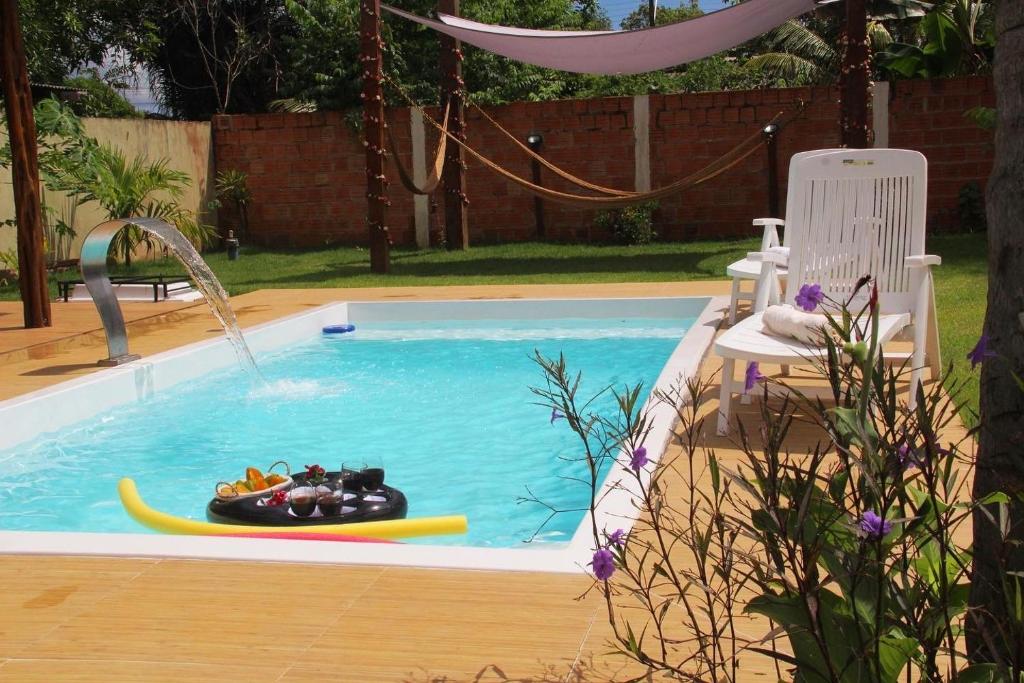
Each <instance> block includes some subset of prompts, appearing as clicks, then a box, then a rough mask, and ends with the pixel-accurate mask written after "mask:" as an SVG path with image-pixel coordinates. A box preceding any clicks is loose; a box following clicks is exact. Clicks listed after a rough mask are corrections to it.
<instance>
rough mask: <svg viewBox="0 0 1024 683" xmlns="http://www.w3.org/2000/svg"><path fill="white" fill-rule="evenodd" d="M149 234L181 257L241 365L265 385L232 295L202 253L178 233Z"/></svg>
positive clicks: (170, 231)
mask: <svg viewBox="0 0 1024 683" xmlns="http://www.w3.org/2000/svg"><path fill="white" fill-rule="evenodd" d="M147 231H148V232H151V234H153V235H154V236H155V237H156V238H157V239H158V240H160V241H161V242H163V243H164V244H165V245H166V246H167V248H168V249H170V250H171V251H172V252H173V253H174V255H175V256H177V257H178V260H180V261H181V262H182V264H183V265H184V266H185V269H186V270H188V274H189V275H191V276H192V280H193V281H194V282H195V283H196V288H198V289H199V291H200V292H202V293H203V297H204V298H205V299H206V303H207V304H209V306H210V310H211V311H213V315H214V316H216V318H217V320H219V321H220V324H221V326H222V327H223V328H224V333H225V334H226V335H227V337H228V341H229V342H231V346H232V347H233V348H234V350H235V355H236V356H238V363H239V365H241V366H242V368H243V369H244V370H245V371H246V372H247V373H249V376H250V377H252V378H253V379H255V380H257V381H259V382H263V375H262V373H260V369H259V368H258V367H257V366H256V359H255V358H253V355H252V351H250V350H249V345H248V344H246V343H245V337H243V336H242V330H240V329H239V328H238V320H237V319H236V318H235V312H234V311H233V310H232V308H231V304H229V303H228V294H227V292H225V291H224V288H223V287H222V286H221V284H220V280H218V279H217V276H216V275H214V274H213V271H212V270H210V267H209V266H208V265H206V261H204V260H203V257H202V256H200V255H199V252H197V251H196V249H195V247H193V246H192V243H191V242H189V241H188V240H187V239H186V238H185V236H184V235H182V234H181V233H180V232H178V231H177V230H173V229H172V230H159V231H152V230H147Z"/></svg>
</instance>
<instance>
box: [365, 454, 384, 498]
mask: <svg viewBox="0 0 1024 683" xmlns="http://www.w3.org/2000/svg"><path fill="white" fill-rule="evenodd" d="M361 474H362V476H363V488H364V489H366V490H367V491H380V490H381V487H382V486H384V461H383V460H382V459H381V458H379V457H377V456H367V457H364V458H363V469H362V472H361Z"/></svg>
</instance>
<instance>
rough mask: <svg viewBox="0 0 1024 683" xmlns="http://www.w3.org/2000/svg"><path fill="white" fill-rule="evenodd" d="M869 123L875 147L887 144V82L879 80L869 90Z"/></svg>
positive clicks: (886, 145)
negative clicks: (872, 129)
mask: <svg viewBox="0 0 1024 683" xmlns="http://www.w3.org/2000/svg"><path fill="white" fill-rule="evenodd" d="M871 119H872V121H871V125H872V127H873V128H874V131H875V142H874V146H875V147H876V148H882V147H888V146H889V83H888V81H879V82H878V83H875V87H874V88H872V91H871Z"/></svg>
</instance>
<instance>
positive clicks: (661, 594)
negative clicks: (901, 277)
mask: <svg viewBox="0 0 1024 683" xmlns="http://www.w3.org/2000/svg"><path fill="white" fill-rule="evenodd" d="M804 289H805V290H806V291H807V294H808V296H807V297H804V298H803V300H802V301H801V304H802V305H804V307H805V308H809V309H812V310H814V309H818V310H819V311H821V312H824V313H825V314H826V317H827V320H828V325H827V326H826V327H824V328H822V337H823V341H824V344H825V346H826V348H827V351H828V353H827V360H825V361H823V362H821V363H819V364H817V365H816V366H815V367H814V370H813V372H812V374H814V375H817V376H818V379H819V380H820V384H821V385H822V387H824V393H825V398H821V397H815V396H814V395H812V394H811V392H809V391H806V390H805V391H801V390H800V389H799V388H797V387H796V386H792V385H791V384H790V381H789V379H788V378H780V379H767V378H765V377H764V376H763V375H762V374H761V371H760V368H759V367H758V365H757V364H756V363H751V364H750V365H749V366H748V367H747V372H746V390H747V391H749V392H757V393H758V394H760V395H761V398H762V399H763V400H762V401H760V403H759V405H760V415H759V417H760V419H759V420H757V421H756V428H755V427H754V426H753V425H754V423H755V421H753V420H751V421H750V423H751V424H750V425H748V427H749V428H745V427H744V424H743V423H742V422H741V423H740V424H739V425H738V431H737V434H738V435H737V437H736V443H735V446H736V447H737V449H738V450H739V452H740V453H741V454H742V455H741V457H739V458H738V459H733V460H731V461H723V460H720V459H719V457H718V455H717V454H716V452H715V450H714V449H713V448H712V447H710V446H708V445H707V443H706V436H705V435H706V432H705V428H704V420H705V418H706V417H707V415H706V413H707V411H706V410H705V408H706V406H705V401H706V397H707V396H708V395H710V393H711V392H709V382H708V381H707V380H701V379H688V380H686V381H685V382H683V383H681V384H678V385H676V386H674V387H672V388H671V389H668V390H659V391H655V393H654V395H653V398H652V401H653V402H664V403H668V404H670V405H671V406H673V407H674V409H675V411H676V414H677V417H678V425H677V427H676V429H675V431H674V433H673V436H672V437H671V442H672V444H671V446H670V447H669V448H668V449H667V450H666V456H665V458H664V459H663V460H662V462H660V463H657V464H655V463H653V462H651V461H649V459H648V448H655V447H656V444H647V443H646V440H647V437H648V435H649V434H650V432H651V421H650V419H651V411H652V409H653V405H654V404H653V403H647V404H644V403H643V401H642V398H643V396H644V394H645V393H646V391H645V388H644V387H642V386H639V385H637V386H632V387H626V388H622V389H615V388H608V389H606V390H605V391H612V392H614V393H615V398H616V401H617V405H618V411H617V414H615V415H613V416H607V415H596V414H592V413H591V412H590V410H589V407H590V406H591V405H593V399H589V400H588V399H584V398H583V397H581V396H578V395H577V394H578V388H579V381H580V377H579V376H578V375H575V376H574V375H573V374H572V373H571V372H570V371H569V369H568V368H567V363H566V360H565V359H564V358H559V359H558V360H552V359H547V358H543V357H541V356H539V355H538V357H537V362H538V363H539V365H540V366H541V368H542V370H543V374H544V378H545V382H544V385H543V386H541V387H537V388H535V389H534V393H535V394H536V395H537V397H538V398H539V399H540V402H541V403H542V404H543V405H544V406H546V407H548V408H550V409H551V410H552V411H553V414H555V413H557V414H558V415H559V416H564V423H565V425H566V426H567V428H568V429H570V430H572V431H573V432H574V433H575V434H576V435H577V436H578V437H579V444H580V450H579V453H580V456H579V460H580V462H581V469H582V470H583V472H584V473H585V476H583V477H582V480H583V481H585V482H586V485H588V486H589V488H590V494H591V495H590V519H591V531H592V536H593V544H594V547H593V550H594V552H593V557H592V560H591V562H590V564H589V565H588V570H589V571H590V573H591V574H592V575H593V577H594V585H593V590H597V591H600V593H601V594H602V595H603V597H604V601H605V603H606V607H607V618H608V621H609V623H610V626H611V629H612V633H613V638H612V641H613V642H612V645H613V647H614V650H615V651H616V652H618V653H619V654H621V655H623V656H625V657H626V658H628V659H630V660H633V661H634V662H635V663H637V664H639V665H640V666H641V669H640V671H642V672H643V673H642V675H644V676H646V675H649V674H650V673H651V672H659V673H666V674H669V675H670V676H672V677H676V678H679V679H682V680H691V681H712V680H713V681H733V680H738V678H739V674H740V672H741V670H744V669H745V668H747V667H748V665H749V664H750V662H751V661H752V659H753V658H759V657H767V658H769V659H770V660H771V661H772V663H773V666H774V668H775V670H776V675H777V676H778V678H779V679H780V680H782V679H785V680H797V681H801V682H809V683H819V682H826V681H827V682H836V683H839V682H843V683H847V682H848V683H853V682H863V681H893V682H895V681H901V680H902V681H913V680H919V681H972V682H973V681H1010V680H1014V681H1020V680H1022V678H1021V675H1022V673H1024V609H1022V608H1021V604H1022V602H1024V591H1022V587H1021V577H1020V575H1019V574H1017V573H1015V572H1013V571H1010V570H1009V569H1008V568H1007V564H1008V562H1009V558H1010V557H1011V556H1012V554H1013V553H1014V552H1015V551H1016V550H1015V546H1014V544H1013V542H1012V540H1011V537H1012V529H1011V528H1010V522H1009V521H1008V519H1009V516H1008V513H1007V509H1008V503H1009V499H1008V497H1007V496H1005V495H1003V494H999V493H997V494H992V495H989V496H987V497H986V498H985V499H984V500H971V499H970V484H971V482H970V474H969V473H970V472H972V471H973V464H974V463H973V457H974V456H973V445H972V444H973V440H972V439H971V438H970V435H968V436H967V437H966V438H961V439H959V440H956V441H954V442H951V441H950V440H949V437H948V434H950V433H954V432H955V431H956V430H955V429H954V427H955V425H954V421H955V420H956V419H957V412H958V401H959V400H960V394H961V383H960V382H959V381H957V380H953V379H948V378H949V377H950V376H951V375H950V374H949V373H946V375H944V377H946V379H940V380H938V381H935V382H932V383H931V384H930V385H928V386H923V387H922V388H921V389H920V390H919V397H918V404H917V407H916V409H915V410H913V411H911V410H909V409H908V408H907V405H906V401H905V396H904V395H901V394H900V391H901V387H902V380H903V379H904V377H903V375H904V374H905V373H909V368H907V367H906V366H905V364H904V365H900V364H897V363H889V362H887V361H886V358H885V356H884V353H883V351H882V349H881V348H880V345H879V344H878V341H877V338H876V337H875V336H874V335H873V334H872V330H874V329H875V326H874V325H873V324H872V321H877V317H878V314H879V313H878V305H877V290H875V289H874V284H873V283H872V282H871V278H870V277H867V276H865V277H864V278H862V279H861V280H860V282H859V283H858V287H857V291H855V292H854V293H853V295H851V297H850V298H849V299H848V300H846V301H842V302H832V301H828V300H827V299H825V297H824V296H823V295H822V294H821V293H820V288H814V287H812V286H807V287H805V288H804ZM867 293H870V294H869V295H867V296H865V294H867ZM968 359H969V361H970V362H971V364H972V366H977V365H978V364H980V363H983V362H993V360H995V356H994V354H992V353H990V352H989V351H988V349H987V340H986V338H985V337H984V336H983V337H982V339H981V340H980V341H979V343H978V345H977V346H976V347H975V348H974V349H973V350H972V351H971V353H970V354H969V355H968ZM804 383H806V382H804ZM712 417H713V416H712ZM794 430H797V431H801V432H803V433H804V434H806V433H808V431H810V433H812V434H814V436H813V437H812V438H810V439H808V438H800V439H799V440H797V439H793V438H792V437H791V435H792V433H793V432H794ZM961 433H962V432H961ZM795 443H811V444H812V445H810V446H808V447H806V448H803V449H801V450H792V449H791V448H790V447H787V445H789V444H795ZM615 463H618V465H619V469H618V470H617V471H618V472H619V473H620V474H621V473H625V474H624V475H621V476H619V477H618V478H616V477H617V476H618V475H615V474H614V473H613V475H611V476H610V477H609V479H610V480H611V481H613V482H614V483H613V484H611V486H612V487H626V488H628V489H629V490H630V491H633V492H634V501H635V505H636V506H637V508H638V513H639V515H638V520H637V522H636V523H635V524H634V525H633V526H632V528H629V529H628V531H627V530H626V528H628V524H627V523H625V522H624V523H623V524H622V527H624V528H599V527H598V523H597V520H598V519H599V518H601V517H600V515H598V512H599V510H600V507H601V505H602V501H603V497H604V495H605V491H606V490H607V489H602V480H603V479H604V476H605V473H606V472H607V471H608V469H609V467H610V466H612V465H614V464H615ZM976 510H979V511H981V513H982V518H983V519H987V520H988V523H989V524H991V525H993V526H994V527H995V528H996V529H997V531H998V534H999V538H1001V539H1002V540H1003V544H1004V557H1006V558H1007V563H1006V564H1003V565H1001V569H1000V571H999V572H998V576H999V581H1001V590H1002V593H1003V594H1004V595H1006V601H1007V605H1006V611H1007V613H1008V614H1009V615H1010V618H1009V619H1008V620H1005V621H1004V622H1002V623H1003V628H1002V630H1000V631H993V630H991V629H989V630H987V631H985V633H986V638H987V639H988V641H989V642H987V643H986V644H985V645H986V647H985V652H986V656H985V657H984V660H983V661H981V660H979V658H977V657H975V658H974V659H969V658H968V656H967V654H966V648H965V638H964V632H965V629H967V628H968V627H969V625H970V624H971V622H972V621H976V620H977V618H978V617H979V616H981V615H980V614H978V613H977V612H974V611H971V610H970V609H969V608H968V595H969V592H970V589H971V580H972V574H971V542H970V538H971V521H972V514H973V513H974V512H975V511H976Z"/></svg>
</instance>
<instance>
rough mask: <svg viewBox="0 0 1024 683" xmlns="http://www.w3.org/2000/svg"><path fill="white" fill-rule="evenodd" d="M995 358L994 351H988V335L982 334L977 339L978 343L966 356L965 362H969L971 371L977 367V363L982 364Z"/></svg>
mask: <svg viewBox="0 0 1024 683" xmlns="http://www.w3.org/2000/svg"><path fill="white" fill-rule="evenodd" d="M995 356H996V353H995V351H989V350H988V335H987V334H982V335H981V337H980V338H979V339H978V343H977V344H975V345H974V348H973V349H971V351H970V353H968V354H967V360H969V361H971V370H973V369H975V368H976V367H978V364H979V363H982V362H984V360H985V359H986V358H995Z"/></svg>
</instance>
